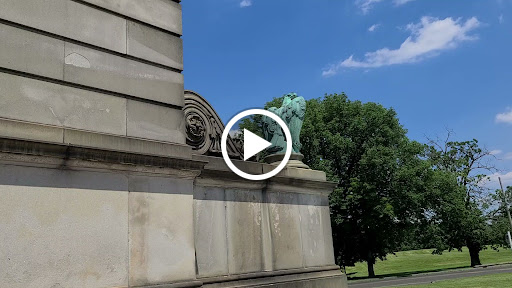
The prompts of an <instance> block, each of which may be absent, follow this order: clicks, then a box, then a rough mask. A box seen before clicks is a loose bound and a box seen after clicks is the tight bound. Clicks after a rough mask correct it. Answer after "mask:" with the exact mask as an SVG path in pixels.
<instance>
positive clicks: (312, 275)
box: [136, 265, 346, 288]
mask: <svg viewBox="0 0 512 288" xmlns="http://www.w3.org/2000/svg"><path fill="white" fill-rule="evenodd" d="M345 277H346V276H345V275H344V274H343V273H342V272H341V270H340V267H339V266H337V265H330V266H323V267H310V268H299V269H289V270H277V271H266V272H257V273H248V274H238V275H230V276H219V277H207V278H198V279H197V280H194V281H186V282H176V283H167V284H166V283H162V284H157V285H150V286H140V288H142V287H144V288H185V287H187V288H188V287H212V288H213V287H259V285H265V284H277V283H285V282H293V281H308V280H313V281H314V280H319V279H325V278H340V279H344V278H345ZM136 287H139V286H136ZM339 288H345V287H343V286H342V287H339Z"/></svg>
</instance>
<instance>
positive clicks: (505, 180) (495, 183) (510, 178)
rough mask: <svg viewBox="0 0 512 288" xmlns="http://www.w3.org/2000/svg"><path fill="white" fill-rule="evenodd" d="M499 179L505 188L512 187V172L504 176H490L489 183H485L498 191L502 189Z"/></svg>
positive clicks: (496, 174) (499, 174)
mask: <svg viewBox="0 0 512 288" xmlns="http://www.w3.org/2000/svg"><path fill="white" fill-rule="evenodd" d="M498 177H500V178H501V183H502V184H503V188H507V186H512V171H511V172H507V173H504V174H502V173H498V172H496V173H494V174H491V175H489V181H487V182H486V183H485V186H486V187H488V188H492V189H498V188H499V187H500V182H499V179H498Z"/></svg>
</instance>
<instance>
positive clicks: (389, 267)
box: [347, 247, 512, 279]
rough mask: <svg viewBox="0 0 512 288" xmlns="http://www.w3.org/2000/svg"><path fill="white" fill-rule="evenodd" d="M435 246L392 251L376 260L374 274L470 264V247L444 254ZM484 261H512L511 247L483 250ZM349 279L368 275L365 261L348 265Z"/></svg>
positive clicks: (412, 271) (489, 262)
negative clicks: (435, 253)
mask: <svg viewBox="0 0 512 288" xmlns="http://www.w3.org/2000/svg"><path fill="white" fill-rule="evenodd" d="M432 251H433V250H432V249H426V250H412V251H403V252H397V253H396V255H393V254H390V255H388V257H387V260H385V261H380V260H377V263H376V264H375V274H376V275H377V277H387V276H407V275H410V274H414V273H422V272H435V271H441V270H448V269H456V268H466V267H469V264H470V259H469V252H468V249H466V248H464V249H463V250H462V252H459V251H452V252H446V251H445V252H444V253H443V254H442V255H432ZM480 260H481V262H482V264H484V265H485V264H496V263H508V262H512V251H510V249H503V248H500V250H499V252H497V251H495V250H493V249H491V248H490V247H489V248H488V249H486V250H483V251H481V252H480ZM347 276H348V277H349V279H360V278H365V277H368V272H367V267H366V262H362V263H357V264H356V266H355V267H347Z"/></svg>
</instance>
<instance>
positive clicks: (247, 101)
mask: <svg viewBox="0 0 512 288" xmlns="http://www.w3.org/2000/svg"><path fill="white" fill-rule="evenodd" d="M182 6H183V33H184V36H183V41H184V63H185V70H184V72H183V73H184V75H185V89H190V90H194V91H196V92H198V93H199V94H201V95H202V96H204V97H205V98H206V99H207V100H208V101H209V102H210V103H211V104H212V105H213V106H214V108H215V109H216V111H217V112H218V113H219V115H220V117H221V118H222V119H223V121H224V122H225V123H227V121H228V120H229V119H230V118H231V117H233V116H234V115H235V114H236V113H238V112H239V111H242V110H245V109H248V108H259V107H261V106H262V105H263V104H264V103H265V102H267V101H269V100H271V99H272V98H273V97H277V96H281V95H283V94H285V93H288V92H292V91H293V92H297V93H298V94H299V95H301V96H304V97H305V98H306V99H310V98H317V97H321V96H323V95H324V94H325V93H339V92H345V93H347V95H348V96H349V98H350V99H351V100H361V101H363V102H368V101H373V102H378V103H381V104H382V105H384V106H385V107H393V108H394V109H395V110H396V111H397V113H398V117H399V119H400V122H401V123H402V125H403V126H404V127H405V128H406V129H408V131H409V133H408V135H409V137H410V138H412V139H414V140H418V141H420V142H425V141H426V136H428V137H431V138H435V137H437V136H439V137H442V136H444V135H445V132H446V129H450V130H453V131H454V133H455V136H454V140H469V139H472V138H476V139H478V140H479V141H480V143H481V144H482V145H483V146H485V147H487V148H488V149H489V150H493V151H494V152H495V153H496V157H497V158H498V159H500V160H497V161H496V165H497V167H498V168H500V169H501V172H500V174H501V175H502V179H503V180H505V184H506V185H512V145H511V143H512V72H511V67H512V56H510V54H511V52H510V51H512V0H489V1H481V0H452V1H441V0H433V1H432V0H307V1H306V0H273V1H271V0H215V1H212V0H188V1H183V2H182ZM494 176H497V175H494ZM493 178H495V177H493Z"/></svg>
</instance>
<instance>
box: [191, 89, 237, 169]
mask: <svg viewBox="0 0 512 288" xmlns="http://www.w3.org/2000/svg"><path fill="white" fill-rule="evenodd" d="M183 111H184V113H185V120H186V123H187V125H186V131H187V144H188V145H190V146H192V147H193V148H194V150H195V151H196V153H197V154H199V155H212V156H221V155H222V150H221V144H220V142H221V141H220V140H221V137H222V132H223V131H224V124H223V123H222V120H221V119H220V117H219V115H217V112H215V110H214V109H213V107H212V105H210V103H208V101H206V99H204V98H203V97H202V96H201V95H199V94H197V93H196V92H194V91H190V90H185V107H184V108H183ZM226 147H227V151H228V154H229V156H230V158H234V159H242V158H243V157H242V152H241V149H240V148H239V147H238V146H237V145H236V143H235V142H234V141H233V139H232V138H231V137H229V136H228V140H227V143H226Z"/></svg>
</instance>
